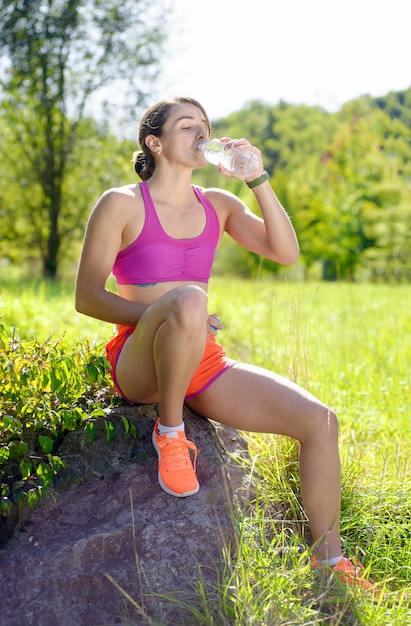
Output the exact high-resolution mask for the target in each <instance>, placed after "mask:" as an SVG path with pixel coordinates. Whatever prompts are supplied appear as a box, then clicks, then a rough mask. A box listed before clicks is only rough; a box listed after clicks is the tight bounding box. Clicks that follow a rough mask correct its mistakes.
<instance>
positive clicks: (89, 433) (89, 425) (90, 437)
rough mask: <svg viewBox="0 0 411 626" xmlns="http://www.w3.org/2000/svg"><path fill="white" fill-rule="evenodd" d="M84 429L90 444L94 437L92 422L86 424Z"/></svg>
mask: <svg viewBox="0 0 411 626" xmlns="http://www.w3.org/2000/svg"><path fill="white" fill-rule="evenodd" d="M84 429H85V431H86V433H87V439H88V442H89V443H91V442H92V441H94V439H95V437H96V425H95V424H94V422H87V423H86V425H85V427H84Z"/></svg>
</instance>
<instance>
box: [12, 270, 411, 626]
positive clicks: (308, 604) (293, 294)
mask: <svg viewBox="0 0 411 626" xmlns="http://www.w3.org/2000/svg"><path fill="white" fill-rule="evenodd" d="M410 303H411V286H390V285H369V284H345V283H333V284H331V283H316V284H314V283H298V284H297V283H291V284H287V283H285V282H281V283H280V282H275V281H268V280H264V281H258V282H256V281H242V280H239V279H230V278H222V277H221V278H220V277H219V278H214V279H213V280H212V282H211V284H210V307H209V310H210V312H211V313H214V312H216V313H218V316H219V317H220V319H221V320H222V322H223V323H224V325H225V329H224V331H222V332H220V333H219V341H220V342H221V343H222V344H223V345H224V347H225V348H226V350H227V352H228V353H229V354H230V355H231V356H233V357H234V358H239V359H241V360H245V361H249V362H252V363H255V364H257V365H261V366H264V367H267V368H270V369H274V370H275V371H277V372H279V373H280V374H283V375H285V376H287V377H289V378H291V379H293V380H295V381H296V382H297V383H299V384H301V385H303V386H304V387H306V388H308V389H309V390H310V391H311V392H313V393H314V394H315V395H317V396H318V397H320V398H321V399H322V400H323V401H324V402H326V403H328V404H330V405H331V406H332V408H333V409H335V410H336V412H337V413H338V415H339V419H340V444H341V457H342V464H343V502H342V533H343V540H344V548H345V550H346V552H347V553H348V554H350V555H352V554H357V555H358V557H359V559H360V560H361V561H362V562H363V563H364V564H365V566H366V568H368V569H369V571H370V577H371V578H372V579H373V580H375V581H377V582H378V583H379V586H380V587H381V588H383V589H384V590H385V594H384V595H382V594H381V596H379V597H378V598H376V599H374V601H372V600H371V599H370V598H366V597H365V598H364V597H363V595H361V594H357V593H352V594H351V595H350V594H348V595H347V593H345V594H344V593H342V591H341V590H335V589H333V590H326V591H325V592H324V591H321V592H319V591H318V589H317V587H316V584H315V580H314V576H313V572H312V570H311V568H310V567H309V552H308V549H307V548H308V547H307V543H306V541H305V534H306V531H307V528H306V523H305V520H304V515H303V512H302V509H301V506H300V500H299V490H298V472H297V463H296V448H295V446H294V444H293V442H291V441H289V440H288V439H286V438H280V437H272V436H270V437H269V436H262V435H259V436H250V451H251V457H252V460H253V463H254V470H255V471H256V472H257V473H258V474H259V475H260V476H262V477H263V478H262V479H261V481H259V485H258V494H257V496H258V497H257V499H256V501H255V502H254V504H253V506H251V507H249V509H247V510H246V511H244V512H243V514H242V515H239V519H238V524H239V537H240V541H239V549H238V552H237V554H236V556H235V558H234V557H233V556H231V557H230V555H227V556H226V577H225V580H223V581H222V584H221V589H220V590H219V596H218V597H219V601H218V602H217V603H216V602H215V601H214V600H213V601H211V599H210V596H209V594H208V593H207V590H205V589H200V590H199V598H200V600H199V602H200V605H201V609H198V608H197V609H194V608H193V609H192V611H193V612H192V621H191V622H190V620H189V619H188V621H187V624H189V623H191V624H204V625H209V626H211V625H217V624H221V625H229V624H230V625H235V626H237V625H241V626H242V625H244V626H245V625H255V626H262V625H266V626H276V625H277V624H278V625H283V624H290V625H291V624H296V625H297V624H343V625H348V624H350V625H351V624H369V625H371V626H387V625H396V626H403V625H404V626H407V625H408V624H411V600H410V596H409V594H410V590H411V476H410V467H409V451H410V443H411V432H410V430H411V428H410V418H411V373H410V369H411V368H410V365H411V314H410ZM0 322H2V323H3V324H7V325H9V326H13V327H16V329H17V330H16V332H17V333H18V334H19V335H20V336H21V337H23V338H30V337H33V336H36V337H38V338H40V339H46V338H48V337H49V336H54V335H64V336H65V338H66V341H67V343H68V344H70V345H71V346H75V345H76V344H78V343H79V342H84V341H87V342H88V343H89V345H90V346H92V348H93V349H94V350H96V351H97V352H101V353H102V349H103V344H104V342H105V341H106V340H107V339H108V338H109V337H110V336H111V333H112V326H111V325H109V324H104V323H102V322H99V321H97V320H91V319H88V318H85V317H84V316H81V315H79V314H77V313H76V312H75V311H74V308H73V285H70V284H64V285H62V284H47V283H44V282H42V281H38V282H36V281H25V282H20V281H17V280H10V281H5V280H4V279H3V280H0ZM279 511H281V517H279V514H278V512H279ZM186 610H187V611H188V612H190V608H189V607H186Z"/></svg>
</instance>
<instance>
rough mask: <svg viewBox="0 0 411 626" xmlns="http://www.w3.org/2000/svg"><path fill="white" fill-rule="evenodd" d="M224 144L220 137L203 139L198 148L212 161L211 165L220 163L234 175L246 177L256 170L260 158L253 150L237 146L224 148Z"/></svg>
mask: <svg viewBox="0 0 411 626" xmlns="http://www.w3.org/2000/svg"><path fill="white" fill-rule="evenodd" d="M226 145H227V144H225V143H224V142H223V141H220V139H212V140H211V141H203V142H202V143H201V144H200V150H201V152H202V153H203V154H204V156H205V158H206V160H207V161H208V162H209V163H213V165H218V164H219V163H221V164H222V165H224V167H225V168H226V169H227V170H228V171H229V172H232V173H233V174H234V175H235V176H241V177H242V178H247V177H248V176H251V175H252V174H254V172H256V171H257V170H258V168H259V165H260V160H259V158H258V156H257V155H256V154H254V152H250V151H249V150H239V149H238V148H227V149H226V147H225V146H226Z"/></svg>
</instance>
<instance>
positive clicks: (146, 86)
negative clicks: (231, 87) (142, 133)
mask: <svg viewBox="0 0 411 626" xmlns="http://www.w3.org/2000/svg"><path fill="white" fill-rule="evenodd" d="M164 15H165V12H164V8H163V7H162V6H161V5H160V4H155V5H153V3H152V2H150V0H83V1H80V0H18V2H16V0H1V2H0V51H1V52H2V53H3V54H2V57H1V58H2V61H1V65H0V72H1V74H0V78H1V82H0V86H1V88H2V91H3V94H4V97H3V103H2V116H3V119H4V118H5V119H6V120H7V128H8V132H9V137H8V141H7V142H3V143H2V146H1V147H0V150H1V153H2V154H1V153H0V155H1V156H2V160H3V162H4V161H5V159H7V162H8V168H9V172H10V171H11V172H13V175H14V176H16V177H18V178H19V180H20V182H21V184H22V185H23V187H24V186H27V187H28V190H29V192H28V193H23V197H24V203H25V204H24V206H20V207H19V208H18V215H19V218H20V219H22V218H23V219H24V220H25V222H26V223H27V225H28V227H29V225H30V224H31V225H32V232H33V235H35V237H33V241H32V244H33V245H36V246H37V248H38V250H39V252H40V254H41V257H42V261H43V273H44V275H45V276H48V277H52V278H54V277H56V275H57V267H58V259H59V251H60V248H61V245H62V243H63V240H64V236H65V234H67V233H68V232H70V225H69V224H67V223H66V224H65V227H64V231H63V229H62V227H61V223H62V215H63V214H64V211H65V195H64V180H65V177H66V175H67V172H68V171H69V170H70V167H71V164H70V159H71V158H72V156H73V154H74V149H75V146H76V142H77V141H78V131H79V128H80V125H81V122H82V120H84V118H85V117H86V107H87V105H90V101H91V97H92V96H94V95H96V94H97V93H99V94H101V93H102V91H103V89H108V88H109V87H110V88H111V89H112V94H113V97H115V95H116V94H119V93H121V95H122V101H123V102H122V104H123V106H124V107H125V106H128V107H129V108H130V109H134V111H135V110H136V109H138V108H139V107H141V106H143V105H145V101H146V98H147V95H148V93H149V91H150V89H152V86H153V81H154V80H155V78H156V75H157V72H158V60H159V55H160V54H161V52H162V44H163V43H164V40H165V36H164V34H163V33H164V29H163V25H164V19H165V17H164ZM127 98H128V100H127ZM126 102H127V105H126ZM115 104H116V105H118V101H116V102H115ZM11 146H12V147H11ZM23 147H24V148H23ZM6 150H7V152H6ZM86 175H87V174H86ZM23 191H24V190H23ZM3 195H4V194H3ZM8 200H10V199H8ZM0 202H2V204H1V205H0V211H2V210H3V211H4V210H5V207H4V202H5V198H3V199H2V198H1V197H0ZM76 220H77V221H78V216H76V215H75V214H74V215H73V222H72V227H73V228H74V226H75V225H76ZM66 222H67V220H66Z"/></svg>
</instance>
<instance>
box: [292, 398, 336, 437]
mask: <svg viewBox="0 0 411 626" xmlns="http://www.w3.org/2000/svg"><path fill="white" fill-rule="evenodd" d="M306 425H307V429H306V431H305V433H304V436H303V437H301V439H300V441H301V443H309V442H316V443H318V442H321V441H323V442H325V443H327V444H329V443H330V442H332V443H334V444H337V443H338V417H337V415H336V413H335V412H334V411H333V410H332V409H330V408H329V407H327V406H319V407H318V409H317V411H316V412H315V414H314V415H313V416H312V419H311V420H309V421H308V422H307V424H306Z"/></svg>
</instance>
